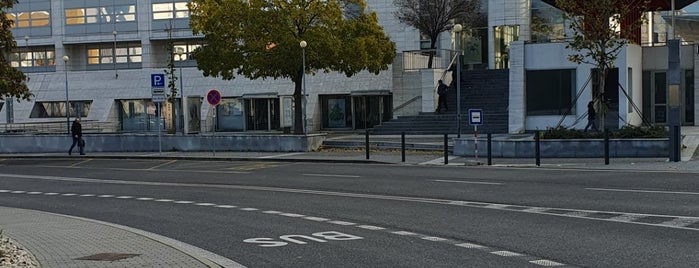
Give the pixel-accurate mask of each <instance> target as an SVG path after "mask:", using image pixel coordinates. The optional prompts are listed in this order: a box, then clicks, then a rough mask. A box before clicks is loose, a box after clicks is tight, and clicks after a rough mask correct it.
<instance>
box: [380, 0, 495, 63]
mask: <svg viewBox="0 0 699 268" xmlns="http://www.w3.org/2000/svg"><path fill="white" fill-rule="evenodd" d="M393 5H395V6H396V7H397V8H398V9H397V10H396V11H395V12H394V13H393V15H394V16H395V17H396V19H398V21H400V22H401V23H403V24H405V25H408V26H411V27H413V28H415V29H417V30H419V31H420V33H422V34H424V35H426V36H428V37H429V38H430V49H432V50H434V49H436V48H437V38H439V34H440V33H442V32H444V31H448V30H451V28H452V26H453V24H454V21H456V22H458V23H461V24H462V26H463V27H464V29H471V28H476V27H480V26H483V25H485V16H483V14H481V13H480V0H394V1H393ZM433 57H434V53H430V57H429V61H428V62H427V68H432V58H433Z"/></svg>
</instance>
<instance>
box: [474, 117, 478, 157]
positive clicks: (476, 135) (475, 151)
mask: <svg viewBox="0 0 699 268" xmlns="http://www.w3.org/2000/svg"><path fill="white" fill-rule="evenodd" d="M473 155H474V156H475V160H476V165H478V125H473Z"/></svg>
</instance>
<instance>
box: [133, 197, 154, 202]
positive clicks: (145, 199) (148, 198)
mask: <svg viewBox="0 0 699 268" xmlns="http://www.w3.org/2000/svg"><path fill="white" fill-rule="evenodd" d="M153 199H155V198H152V197H139V198H136V200H141V201H151V200H153Z"/></svg>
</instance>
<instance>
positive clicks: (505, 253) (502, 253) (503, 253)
mask: <svg viewBox="0 0 699 268" xmlns="http://www.w3.org/2000/svg"><path fill="white" fill-rule="evenodd" d="M490 254H495V255H498V256H503V257H516V256H522V254H519V253H517V252H512V251H507V250H500V251H493V252H490Z"/></svg>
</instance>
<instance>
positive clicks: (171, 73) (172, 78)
mask: <svg viewBox="0 0 699 268" xmlns="http://www.w3.org/2000/svg"><path fill="white" fill-rule="evenodd" d="M167 37H168V39H167V54H168V58H167V66H166V68H165V70H164V72H165V75H166V76H167V77H168V82H167V88H168V89H170V93H169V94H167V96H168V98H167V101H168V102H170V111H171V113H172V116H171V118H172V121H171V127H170V128H168V133H170V134H173V133H175V132H176V129H175V126H176V125H177V123H176V122H177V117H176V116H175V114H176V112H175V104H176V102H177V79H181V78H178V77H177V75H176V74H175V50H174V48H175V47H174V42H173V40H172V20H171V21H170V27H169V28H168V29H167ZM182 100H183V101H184V96H183V97H182ZM181 109H182V106H180V111H181V112H182V113H184V111H182V110H181Z"/></svg>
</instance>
